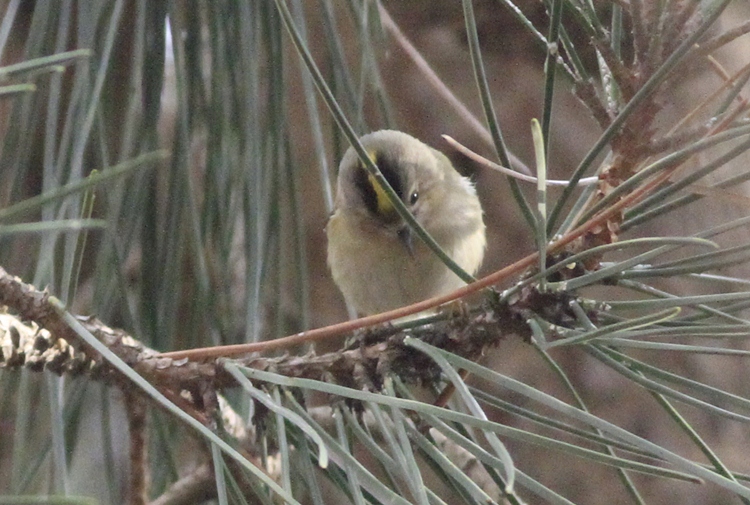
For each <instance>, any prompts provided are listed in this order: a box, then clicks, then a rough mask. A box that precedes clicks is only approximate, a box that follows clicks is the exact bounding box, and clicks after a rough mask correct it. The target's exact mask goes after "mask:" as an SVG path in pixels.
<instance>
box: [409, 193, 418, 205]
mask: <svg viewBox="0 0 750 505" xmlns="http://www.w3.org/2000/svg"><path fill="white" fill-rule="evenodd" d="M417 200H419V193H417V192H416V191H415V192H413V193H412V194H411V196H410V197H409V205H414V204H415V203H417Z"/></svg>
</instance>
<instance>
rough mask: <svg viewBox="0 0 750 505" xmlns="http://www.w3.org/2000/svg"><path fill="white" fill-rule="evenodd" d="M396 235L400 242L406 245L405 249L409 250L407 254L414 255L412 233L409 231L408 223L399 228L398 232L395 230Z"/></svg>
mask: <svg viewBox="0 0 750 505" xmlns="http://www.w3.org/2000/svg"><path fill="white" fill-rule="evenodd" d="M396 233H397V235H398V239H399V240H400V241H401V243H402V244H403V245H404V247H406V250H407V251H409V256H412V257H414V235H413V234H412V232H411V228H409V225H406V224H405V225H404V226H403V227H401V228H399V230H398V232H396Z"/></svg>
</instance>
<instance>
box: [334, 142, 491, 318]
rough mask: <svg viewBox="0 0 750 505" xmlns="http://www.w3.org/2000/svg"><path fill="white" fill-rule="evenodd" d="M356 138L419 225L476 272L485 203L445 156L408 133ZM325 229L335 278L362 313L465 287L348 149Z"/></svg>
mask: <svg viewBox="0 0 750 505" xmlns="http://www.w3.org/2000/svg"><path fill="white" fill-rule="evenodd" d="M360 142H361V143H362V146H363V147H364V148H365V150H366V151H367V153H368V154H369V156H370V158H371V159H372V160H373V162H374V163H375V164H376V165H377V167H378V168H379V169H380V171H381V172H382V174H383V176H384V177H385V178H386V180H388V183H389V184H390V185H391V187H392V188H393V189H394V190H395V191H396V193H397V194H398V196H399V198H400V199H401V201H402V202H404V204H405V205H406V207H407V208H408V209H409V211H410V212H411V213H412V214H413V215H414V218H415V219H416V220H417V222H418V223H419V224H421V225H422V227H424V229H425V230H426V231H427V232H428V233H429V234H430V235H431V236H432V238H434V239H435V241H437V243H438V244H440V246H441V247H442V248H443V250H444V251H445V252H446V253H447V254H448V256H450V257H451V258H452V259H453V260H454V261H455V262H456V263H457V264H458V265H459V266H461V268H463V269H464V270H465V271H467V272H468V273H469V274H472V275H473V274H475V273H476V271H477V270H478V269H479V266H480V265H481V263H482V259H483V257H484V249H485V245H486V238H485V226H484V221H483V220H482V207H481V205H480V203H479V198H478V197H477V194H476V191H475V189H474V185H473V184H472V183H471V182H470V181H469V179H467V178H466V177H462V176H461V175H460V174H459V173H458V172H457V171H456V169H455V168H453V165H452V164H451V162H450V160H448V158H447V157H446V156H445V155H444V154H442V153H441V152H439V151H437V150H435V149H433V148H431V147H430V146H428V145H426V144H424V143H422V142H421V141H419V140H417V139H416V138H414V137H412V136H411V135H407V134H406V133H403V132H399V131H394V130H381V131H377V132H374V133H369V134H367V135H365V136H363V137H362V138H360ZM326 233H327V235H328V265H329V267H330V268H331V273H332V274H333V280H334V281H335V282H336V284H337V285H338V287H339V289H340V290H341V292H342V293H343V295H344V298H345V299H346V300H347V302H349V304H351V306H352V307H354V309H355V310H356V311H357V312H358V313H359V314H361V315H370V314H377V313H379V312H384V311H387V310H392V309H395V308H398V307H402V306H406V305H410V304H412V303H416V302H419V301H422V300H425V299H427V298H431V297H434V296H439V295H443V294H446V293H449V292H451V291H454V290H456V289H458V288H460V287H461V286H463V285H465V282H464V281H463V280H461V279H460V278H459V277H458V276H457V275H456V274H455V273H453V272H452V271H450V270H449V269H448V268H447V267H446V266H445V265H444V264H443V262H442V261H440V259H439V258H438V257H437V256H436V255H435V254H434V253H433V252H432V251H431V250H430V249H429V248H428V247H427V246H426V245H425V244H424V243H423V242H422V241H421V240H420V239H419V238H414V237H413V236H412V231H411V229H410V228H409V226H408V224H406V222H405V221H404V220H403V219H402V218H401V216H399V214H398V212H397V211H396V209H395V207H394V206H393V204H392V203H391V202H390V200H389V199H388V196H387V195H386V193H385V192H384V191H383V189H382V188H381V187H380V186H379V185H378V183H377V181H376V180H375V178H374V177H373V176H371V175H370V174H369V173H368V172H367V170H366V169H365V167H364V165H363V164H362V162H361V161H360V159H359V158H358V156H357V153H356V152H355V151H354V149H353V148H351V147H350V148H349V149H348V150H347V151H346V153H345V154H344V157H343V159H342V160H341V164H340V165H339V172H338V180H337V185H336V200H335V204H334V211H333V214H332V215H331V218H330V220H329V221H328V225H327V227H326Z"/></svg>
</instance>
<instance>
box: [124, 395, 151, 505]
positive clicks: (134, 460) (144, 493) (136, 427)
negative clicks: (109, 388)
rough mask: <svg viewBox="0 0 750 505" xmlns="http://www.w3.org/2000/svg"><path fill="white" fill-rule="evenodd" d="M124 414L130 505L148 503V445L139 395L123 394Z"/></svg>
mask: <svg viewBox="0 0 750 505" xmlns="http://www.w3.org/2000/svg"><path fill="white" fill-rule="evenodd" d="M125 414H126V416H127V419H128V436H129V440H130V485H129V489H128V494H129V500H128V503H129V504H130V505H145V504H146V503H147V501H148V450H147V447H148V443H147V438H146V402H145V401H144V399H143V398H142V397H141V396H140V395H134V394H131V393H126V394H125Z"/></svg>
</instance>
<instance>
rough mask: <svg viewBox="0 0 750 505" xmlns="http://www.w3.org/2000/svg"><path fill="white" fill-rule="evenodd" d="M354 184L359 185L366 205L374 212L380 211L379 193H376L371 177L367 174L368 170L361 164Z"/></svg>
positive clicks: (358, 188) (358, 187)
mask: <svg viewBox="0 0 750 505" xmlns="http://www.w3.org/2000/svg"><path fill="white" fill-rule="evenodd" d="M354 185H355V186H356V187H357V191H359V194H360V195H362V201H363V202H364V203H365V207H367V210H369V211H370V212H371V213H372V214H377V213H378V195H377V194H376V193H375V189H374V188H373V187H372V184H370V179H369V177H368V176H367V170H366V169H365V167H363V166H362V165H361V164H360V165H359V166H358V167H357V170H356V171H355V172H354Z"/></svg>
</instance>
